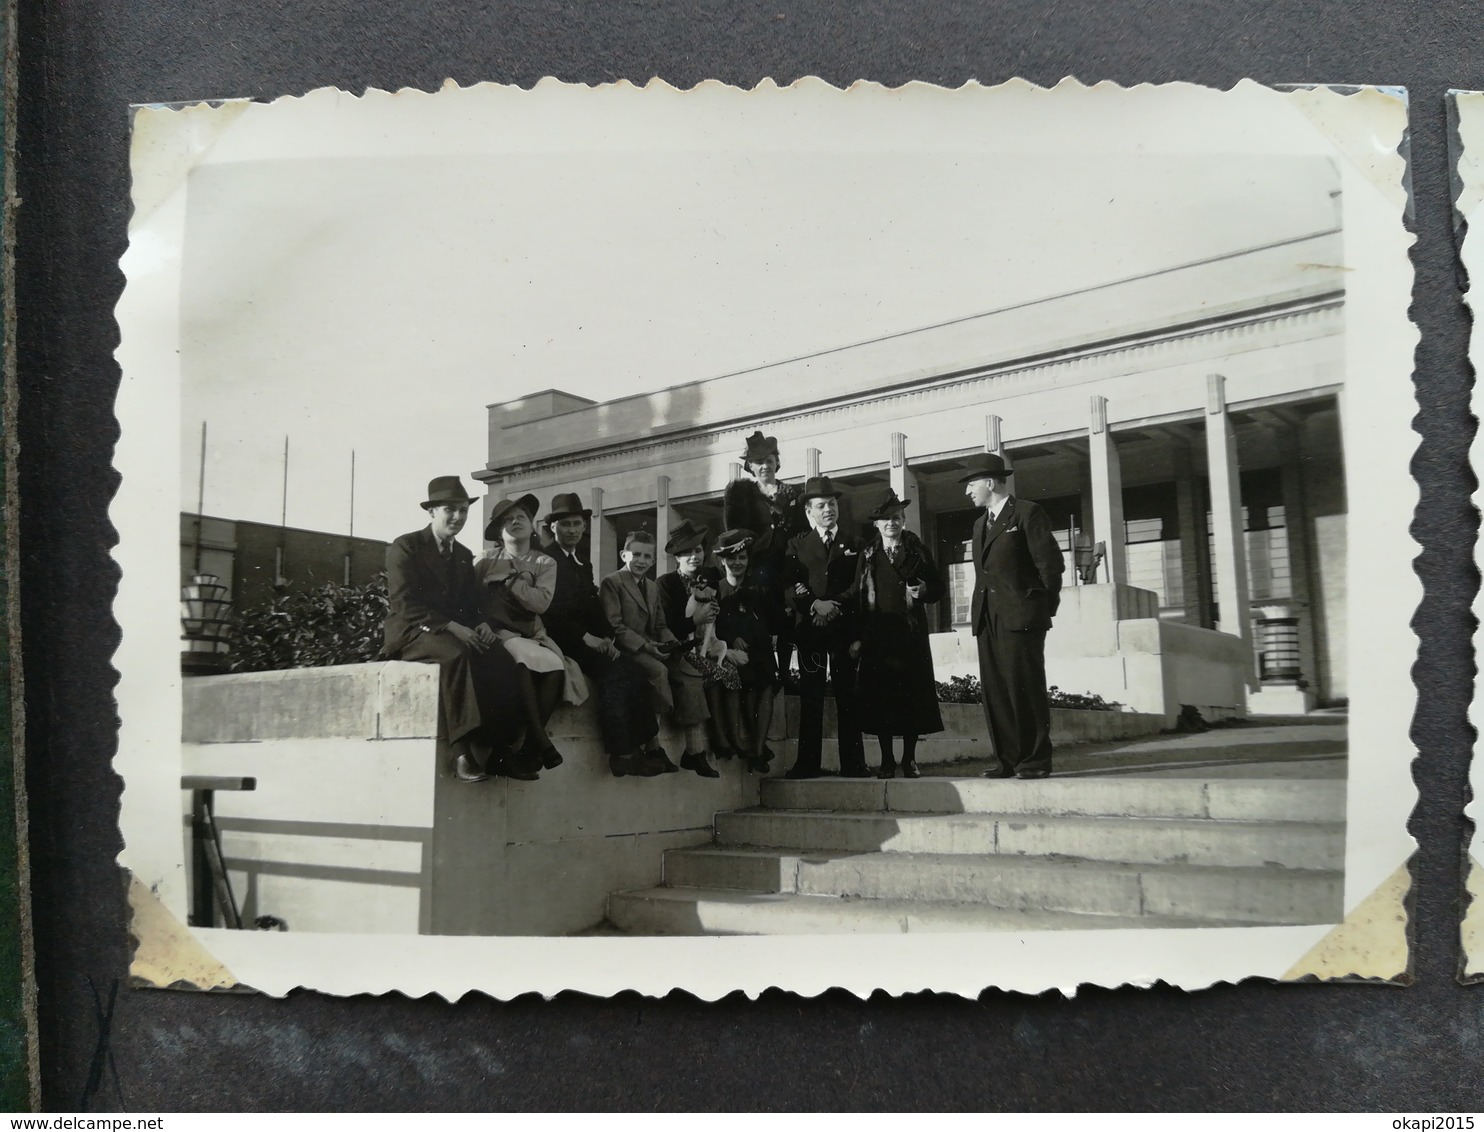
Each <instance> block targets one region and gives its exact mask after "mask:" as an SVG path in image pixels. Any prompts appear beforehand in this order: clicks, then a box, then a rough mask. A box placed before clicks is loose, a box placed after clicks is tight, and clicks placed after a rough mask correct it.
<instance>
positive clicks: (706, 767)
mask: <svg viewBox="0 0 1484 1132" xmlns="http://www.w3.org/2000/svg"><path fill="white" fill-rule="evenodd" d="M680 765H681V766H683V767H684V768H685V769H686V770H693V771H695V772H696V773H697V774H699V775H700V776H701V777H702V778H720V777H721V772H720V771H718V770H717V769H716V768H715V767H713V766H712V765H711V763H710V762H708V761H707V759H706V752H705V751H700V752H698V753H696V754H694V755H693V754H691V753H690V752H689V751H686V752H685V753H684V754H682V755H681V756H680Z"/></svg>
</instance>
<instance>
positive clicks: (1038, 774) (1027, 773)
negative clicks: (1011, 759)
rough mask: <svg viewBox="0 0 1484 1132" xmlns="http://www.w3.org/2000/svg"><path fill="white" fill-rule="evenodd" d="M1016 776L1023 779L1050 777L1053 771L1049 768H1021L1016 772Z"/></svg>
mask: <svg viewBox="0 0 1484 1132" xmlns="http://www.w3.org/2000/svg"><path fill="white" fill-rule="evenodd" d="M1015 777H1016V778H1023V779H1034V778H1050V777H1051V772H1050V771H1049V770H1020V771H1016V772H1015Z"/></svg>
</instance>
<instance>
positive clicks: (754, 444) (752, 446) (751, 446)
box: [742, 429, 778, 464]
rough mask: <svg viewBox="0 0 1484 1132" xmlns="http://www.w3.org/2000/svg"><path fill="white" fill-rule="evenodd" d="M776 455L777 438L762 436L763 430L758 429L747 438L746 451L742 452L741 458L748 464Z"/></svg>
mask: <svg viewBox="0 0 1484 1132" xmlns="http://www.w3.org/2000/svg"><path fill="white" fill-rule="evenodd" d="M776 455H778V438H777V437H776V436H764V435H763V430H762V429H758V430H757V431H756V432H754V433H753V434H752V435H751V436H749V437H748V438H747V451H745V452H744V453H742V459H743V461H744V462H746V463H749V464H755V463H759V462H761V461H763V460H766V459H767V458H768V457H769V456H776Z"/></svg>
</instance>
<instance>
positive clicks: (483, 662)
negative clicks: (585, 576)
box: [382, 476, 536, 782]
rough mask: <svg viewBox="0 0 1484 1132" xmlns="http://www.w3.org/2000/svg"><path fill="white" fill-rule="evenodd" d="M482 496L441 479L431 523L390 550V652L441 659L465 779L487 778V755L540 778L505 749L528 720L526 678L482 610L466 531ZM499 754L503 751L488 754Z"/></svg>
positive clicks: (447, 722)
mask: <svg viewBox="0 0 1484 1132" xmlns="http://www.w3.org/2000/svg"><path fill="white" fill-rule="evenodd" d="M473 502H474V500H473V497H472V496H470V495H469V494H468V492H466V491H465V490H464V485H463V484H462V483H461V482H460V480H459V477H458V476H438V477H437V478H436V479H434V480H433V481H432V482H431V483H429V484H428V497H427V498H426V499H425V500H423V503H422V508H423V510H424V511H426V512H427V513H428V519H429V523H428V525H427V526H426V527H423V528H422V529H421V530H418V531H413V532H412V533H411V534H405V535H401V536H400V537H398V538H397V539H395V540H394V541H393V542H392V543H391V545H390V546H388V547H387V551H386V576H387V597H388V599H389V602H390V610H389V612H388V613H387V617H386V622H385V625H384V633H385V644H384V646H383V648H382V655H383V656H385V657H386V658H387V659H388V660H412V661H422V662H425V663H431V664H436V665H438V669H439V697H438V700H439V704H440V705H441V707H442V711H443V724H444V732H445V735H446V738H447V741H448V744H449V746H450V747H451V748H452V749H453V750H454V751H455V752H456V758H455V761H454V775H455V777H457V778H458V779H459V780H460V781H462V782H478V781H480V780H482V779H484V778H486V777H488V775H487V774H486V773H485V767H484V766H481V765H480V756H481V754H485V757H486V759H489V758H491V757H493V758H494V760H495V761H494V762H492V763H490V769H492V770H493V769H495V768H496V767H499V768H500V769H501V771H502V773H506V774H508V775H510V776H511V777H515V778H522V779H533V778H535V777H536V774H535V772H534V771H532V770H531V769H530V768H529V767H526V766H523V765H522V766H516V765H514V764H511V763H509V762H508V761H507V759H506V756H505V755H504V752H505V751H506V750H507V749H508V747H509V745H510V743H511V742H512V741H513V740H514V739H515V737H516V734H517V733H518V732H519V730H520V724H521V720H522V716H521V707H520V701H519V699H518V686H519V685H518V681H519V676H518V673H517V665H516V663H515V660H514V659H513V658H512V657H511V655H510V654H509V653H508V652H506V651H505V650H504V649H503V648H501V647H500V645H499V640H498V639H497V637H496V636H495V632H494V628H493V627H492V626H491V625H490V624H489V623H488V622H487V621H486V620H485V619H484V616H483V614H482V613H481V611H480V608H481V600H482V597H483V595H482V593H481V590H480V585H479V581H478V579H477V577H476V576H475V573H474V556H473V554H472V553H470V551H469V549H468V548H467V547H465V546H464V545H462V544H461V543H460V542H459V541H458V538H457V536H458V533H459V531H461V530H463V528H464V523H465V522H466V521H467V520H468V518H469V505H470V504H471V503H473ZM480 748H483V749H484V750H483V751H481V750H480ZM494 751H498V752H500V754H499V755H498V756H493V755H491V754H488V753H487V752H494Z"/></svg>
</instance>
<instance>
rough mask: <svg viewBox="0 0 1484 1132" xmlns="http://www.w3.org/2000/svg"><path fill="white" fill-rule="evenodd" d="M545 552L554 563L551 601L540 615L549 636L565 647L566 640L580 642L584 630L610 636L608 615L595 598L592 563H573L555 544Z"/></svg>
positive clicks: (595, 588)
mask: <svg viewBox="0 0 1484 1132" xmlns="http://www.w3.org/2000/svg"><path fill="white" fill-rule="evenodd" d="M546 553H547V554H548V555H550V556H551V558H552V559H554V560H555V562H556V585H555V587H554V588H553V590H552V594H551V603H550V604H549V605H547V607H546V612H545V613H544V614H542V620H543V621H544V622H545V624H546V631H547V632H548V633H549V634H551V638H552V639H553V640H554V641H556V643H557V644H559V645H561V646H562V648H564V649H565V648H566V647H567V645H566V643H565V642H566V641H567V640H576V641H580V640H582V635H583V634H584V633H591V634H592V635H593V636H595V637H611V636H613V627H612V626H611V625H609V624H608V615H607V614H606V613H604V611H603V603H602V601H601V600H599V598H598V587H597V584H596V583H595V582H594V581H593V568H592V565H591V564H590V563H574V562H573V561H572V559H570V558H569V557H567V552H566V551H564V550H562V549H561V548H560V547H558V546H553V547H551V548H550V549H549V550H548V551H547V552H546Z"/></svg>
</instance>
